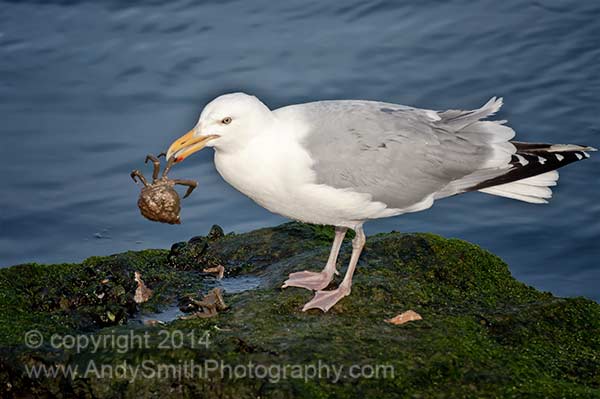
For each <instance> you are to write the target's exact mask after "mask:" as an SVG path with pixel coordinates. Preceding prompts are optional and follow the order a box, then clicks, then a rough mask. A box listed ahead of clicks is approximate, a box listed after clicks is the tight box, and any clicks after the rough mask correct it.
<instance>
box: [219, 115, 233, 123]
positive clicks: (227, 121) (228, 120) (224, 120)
mask: <svg viewBox="0 0 600 399" xmlns="http://www.w3.org/2000/svg"><path fill="white" fill-rule="evenodd" d="M221 123H222V124H224V125H229V124H230V123H231V117H229V116H228V117H226V118H223V119H221Z"/></svg>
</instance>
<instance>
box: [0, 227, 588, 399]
mask: <svg viewBox="0 0 600 399" xmlns="http://www.w3.org/2000/svg"><path fill="white" fill-rule="evenodd" d="M332 237H333V232H332V231H331V230H330V229H327V228H322V227H315V226H308V225H303V224H299V223H288V224H284V225H281V226H277V227H274V228H267V229H261V230H256V231H253V232H249V233H246V234H239V235H236V234H224V233H223V231H222V229H220V228H218V226H217V227H213V229H212V230H211V232H210V233H209V234H208V235H207V236H198V237H194V238H193V239H191V240H189V241H188V242H183V243H178V244H175V245H173V248H171V250H146V251H139V252H127V253H123V254H118V255H113V256H108V257H92V258H89V259H87V260H86V261H84V262H83V263H81V264H62V265H35V264H27V265H19V266H13V267H11V268H7V269H2V270H0V347H1V349H0V393H1V395H0V396H2V397H23V396H29V397H55V396H59V395H60V396H62V397H90V398H110V397H126V398H137V397H157V398H158V397H161V398H165V397H222V398H245V397H249V398H250V397H252V398H255V397H264V398H286V397H306V398H315V397H323V398H326V397H356V396H357V395H358V396H364V397H374V398H381V397H423V398H429V397H449V398H455V397H540V398H541V397H544V398H546V397H594V395H598V392H599V389H600V305H598V304H597V303H595V302H593V301H590V300H586V299H583V298H570V299H564V298H556V297H554V296H552V295H551V294H549V293H542V292H539V291H536V290H535V289H533V288H531V287H528V286H525V285H524V284H522V283H520V282H518V281H516V280H515V279H514V278H513V277H512V276H511V275H510V272H509V269H508V267H507V265H506V264H505V263H504V262H502V261H501V260H500V259H499V258H497V257H496V256H494V255H492V254H490V253H488V252H486V251H485V250H482V249H481V248H479V247H477V246H475V245H472V244H469V243H466V242H464V241H460V240H454V239H444V238H442V237H439V236H435V235H431V234H400V233H388V234H380V235H377V236H373V237H370V238H369V239H368V241H367V245H366V248H365V252H364V255H363V257H362V258H361V260H360V262H359V267H358V271H357V273H356V276H355V281H354V286H353V287H352V295H351V296H349V297H347V298H344V299H343V300H342V301H341V302H340V303H339V304H338V305H336V306H335V307H334V308H332V309H331V310H330V311H329V312H328V313H326V314H322V313H321V312H320V311H316V310H311V311H309V312H302V311H301V309H302V305H303V304H304V303H305V302H307V301H308V300H309V299H310V298H311V297H312V293H311V292H309V291H307V290H303V289H299V288H287V289H285V290H282V289H280V288H279V287H280V286H281V283H282V282H283V281H284V280H285V278H286V276H287V274H288V273H290V272H294V271H299V270H304V269H314V270H317V269H320V268H321V267H322V266H323V265H324V264H325V262H326V260H327V256H328V252H329V245H330V239H331V238H332ZM350 252H351V248H350V244H349V242H348V240H347V241H345V243H344V245H343V247H342V251H341V254H340V259H339V263H338V267H339V268H341V271H342V275H343V271H344V269H345V265H346V263H347V262H348V260H349V256H350ZM218 265H221V266H223V267H224V269H225V270H224V278H223V280H217V278H216V276H215V274H214V273H206V272H203V270H204V269H210V268H213V267H216V266H218ZM540 267H542V266H540ZM136 271H137V272H139V273H140V274H141V275H142V276H143V281H144V283H145V285H146V286H147V287H148V288H149V289H151V290H152V296H151V297H149V298H148V301H147V302H144V303H139V304H137V303H136V302H135V301H134V296H135V292H136V289H137V287H138V284H137V283H136V281H135V272H136ZM339 280H340V277H337V280H336V283H338V282H339ZM236 284H237V285H236ZM215 287H221V288H222V289H223V294H222V295H223V300H224V302H225V303H226V304H227V307H228V309H227V310H226V311H223V312H219V311H217V312H216V313H217V314H216V315H212V317H199V318H192V319H189V320H185V319H181V318H180V317H179V316H181V314H180V313H181V312H179V310H178V308H177V304H178V303H179V304H183V303H184V302H185V298H188V302H189V303H193V302H194V301H196V302H198V301H199V302H200V303H201V304H202V303H203V302H202V299H203V298H204V297H205V295H206V294H207V293H209V292H211V290H213V289H214V288H215ZM235 287H237V288H235ZM208 302H210V303H211V304H215V302H214V301H208ZM211 306H212V305H211ZM172 309H175V310H176V311H177V312H179V313H173V315H172V317H168V318H163V319H162V320H156V319H155V318H154V317H155V316H156V315H160V314H161V312H164V313H165V314H166V313H169V312H171V311H172ZM408 310H414V311H415V312H417V313H418V314H419V315H421V316H422V318H423V319H422V320H419V321H413V322H409V323H405V324H401V325H394V324H390V323H387V322H386V321H385V320H386V319H391V318H393V317H394V316H396V315H398V314H401V313H403V312H406V311H408ZM202 311H204V310H202ZM157 312H158V313H157ZM144 315H149V317H151V318H150V319H148V320H154V322H152V323H150V322H149V323H139V322H136V320H139V319H140V317H142V316H144ZM32 330H35V331H37V332H39V333H40V336H41V337H42V339H41V341H42V343H41V344H40V345H39V346H38V347H31V345H29V346H28V344H27V341H26V339H25V337H26V333H27V332H28V331H32ZM132 333H134V334H140V335H144V336H148V337H149V338H148V343H147V344H146V345H142V346H139V345H134V346H129V347H127V348H125V349H126V350H121V349H122V348H121V347H117V348H115V347H114V345H113V346H111V345H105V346H103V347H101V348H97V349H96V350H92V349H91V348H89V347H88V348H85V349H84V350H76V349H75V348H68V347H64V345H63V347H61V348H56V347H55V346H54V345H52V344H51V340H52V336H56V335H57V334H58V335H59V336H65V335H75V336H79V335H82V334H83V336H85V337H88V338H90V339H91V338H92V337H95V338H99V337H106V336H109V337H110V336H126V335H128V334H132ZM180 336H183V337H186V339H184V340H182V341H177V340H175V341H173V342H171V341H170V340H167V341H166V342H167V343H168V345H166V346H164V345H163V346H161V345H159V344H161V343H164V342H165V341H164V339H165V337H170V338H173V337H180ZM91 361H93V362H95V364H96V365H97V366H98V367H99V366H100V365H104V366H105V367H107V366H113V370H114V369H115V368H117V366H119V365H124V364H125V365H130V366H132V367H134V366H136V365H140V364H142V363H143V362H144V361H146V362H152V363H151V364H153V365H157V364H167V365H177V364H179V365H182V364H187V363H189V362H194V363H195V364H198V365H204V364H205V363H204V362H207V361H209V362H214V361H216V362H219V363H224V364H226V365H231V366H236V365H238V366H239V365H242V366H246V367H247V366H248V365H249V364H254V365H257V364H259V365H263V366H264V367H267V366H268V367H274V368H272V369H270V370H272V372H275V370H277V369H279V370H282V369H283V368H284V367H285V366H286V365H287V366H289V367H288V369H287V370H288V374H287V377H285V378H284V377H283V376H282V374H281V372H280V373H278V374H277V373H276V374H273V373H271V374H269V373H267V375H254V376H253V377H249V376H246V377H244V378H232V376H231V375H228V374H221V373H220V372H219V371H213V372H211V373H208V374H206V375H194V376H191V377H189V378H186V377H185V376H183V377H181V376H180V378H177V377H175V376H166V377H164V378H147V377H149V375H146V376H140V375H138V376H137V377H136V378H134V377H133V376H131V375H127V376H125V377H123V376H113V377H111V378H101V377H98V376H97V375H94V374H93V373H92V375H89V374H86V375H84V374H82V373H79V374H78V375H77V376H76V377H74V378H70V377H64V376H62V375H59V376H57V377H48V378H47V377H32V376H29V375H28V373H27V367H31V366H36V365H37V366H39V365H45V366H60V365H63V366H65V365H70V366H75V365H77V366H79V368H80V370H85V369H87V367H88V366H89V364H90V362H91ZM144 364H145V363H144ZM210 364H215V363H210ZM317 364H320V365H329V366H333V367H338V368H341V369H342V370H343V372H342V374H341V375H340V377H339V378H337V377H336V376H334V375H332V374H330V375H324V374H323V375H321V376H320V378H319V376H318V375H316V376H311V375H308V374H306V373H305V374H303V375H301V376H299V375H296V377H294V376H292V375H290V370H291V367H292V366H294V365H297V366H308V367H310V366H311V365H313V366H314V365H317ZM353 366H357V367H359V368H360V370H362V371H363V374H362V375H360V376H359V377H356V376H353V375H350V372H349V371H350V370H351V368H352V367H353ZM378 366H379V367H381V369H380V371H382V370H384V369H383V367H388V368H387V369H385V370H387V374H386V375H385V376H383V375H377V376H375V375H370V374H369V371H372V372H373V373H375V368H376V367H378ZM361 367H362V368H361ZM390 368H391V369H390ZM304 370H309V369H307V368H304ZM390 370H391V371H392V375H390V374H389V372H390ZM155 377H156V375H155ZM274 377H279V378H274Z"/></svg>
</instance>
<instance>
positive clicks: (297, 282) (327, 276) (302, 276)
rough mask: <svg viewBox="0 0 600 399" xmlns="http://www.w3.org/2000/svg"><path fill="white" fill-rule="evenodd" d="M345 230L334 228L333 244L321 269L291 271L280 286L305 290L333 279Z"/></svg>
mask: <svg viewBox="0 0 600 399" xmlns="http://www.w3.org/2000/svg"><path fill="white" fill-rule="evenodd" d="M347 230H348V229H347V228H346V227H336V228H335V238H334V239H333V245H332V246H331V252H330V253H329V259H328V260H327V265H325V268H324V269H323V271H321V272H319V273H315V272H309V271H307V270H305V271H303V272H296V273H291V274H290V276H289V278H288V279H287V280H285V282H284V283H283V286H281V288H286V287H300V288H306V289H307V290H322V289H323V288H325V287H327V286H328V285H329V283H330V282H331V280H332V279H333V275H334V274H338V272H337V270H336V268H335V264H336V262H337V257H338V254H339V253H340V247H341V246H342V241H344V236H345V235H346V231H347Z"/></svg>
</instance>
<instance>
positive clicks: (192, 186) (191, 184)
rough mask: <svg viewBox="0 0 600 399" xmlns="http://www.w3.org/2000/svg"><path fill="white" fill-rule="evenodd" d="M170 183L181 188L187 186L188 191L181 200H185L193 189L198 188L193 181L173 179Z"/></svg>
mask: <svg viewBox="0 0 600 399" xmlns="http://www.w3.org/2000/svg"><path fill="white" fill-rule="evenodd" d="M172 182H173V183H175V184H181V185H182V186H188V189H187V191H186V192H185V195H184V196H183V198H187V197H188V196H189V195H190V194H191V193H192V191H194V189H195V188H196V187H197V186H198V183H197V182H195V181H193V180H182V179H173V180H172Z"/></svg>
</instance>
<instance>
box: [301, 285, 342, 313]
mask: <svg viewBox="0 0 600 399" xmlns="http://www.w3.org/2000/svg"><path fill="white" fill-rule="evenodd" d="M348 295H350V288H349V287H347V286H345V285H343V284H342V285H340V286H339V287H338V288H336V289H335V290H331V291H317V293H316V294H315V296H314V298H313V299H311V300H310V301H309V302H308V303H307V304H306V305H304V307H303V308H302V311H303V312H306V311H307V310H308V309H321V310H322V311H323V312H327V311H328V310H329V309H331V307H332V306H333V305H335V304H336V303H338V302H339V301H340V299H342V298H343V297H345V296H348Z"/></svg>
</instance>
